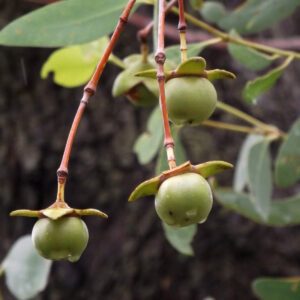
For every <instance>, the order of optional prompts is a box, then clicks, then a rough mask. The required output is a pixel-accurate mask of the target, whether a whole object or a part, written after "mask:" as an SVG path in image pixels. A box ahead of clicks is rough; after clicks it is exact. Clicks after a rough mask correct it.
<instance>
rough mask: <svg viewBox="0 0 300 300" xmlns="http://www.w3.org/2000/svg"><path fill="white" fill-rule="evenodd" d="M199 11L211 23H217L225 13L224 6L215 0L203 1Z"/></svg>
mask: <svg viewBox="0 0 300 300" xmlns="http://www.w3.org/2000/svg"><path fill="white" fill-rule="evenodd" d="M200 13H201V15H202V17H203V18H204V19H205V20H206V21H208V22H212V23H218V22H219V21H220V20H221V19H222V18H224V17H225V16H226V15H227V11H226V9H225V6H224V5H223V4H222V3H220V2H217V1H206V2H204V4H203V6H202V9H201V10H200Z"/></svg>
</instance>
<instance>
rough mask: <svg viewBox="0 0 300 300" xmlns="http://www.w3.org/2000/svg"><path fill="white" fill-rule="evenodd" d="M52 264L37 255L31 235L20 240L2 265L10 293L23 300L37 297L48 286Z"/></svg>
mask: <svg viewBox="0 0 300 300" xmlns="http://www.w3.org/2000/svg"><path fill="white" fill-rule="evenodd" d="M51 263H52V262H51V261H49V260H46V259H44V258H42V257H40V256H39V255H38V254H37V252H36V250H35V249H34V247H33V245H32V241H31V236H30V235H26V236H23V237H21V238H19V239H18V240H17V241H16V242H15V243H14V245H13V246H12V248H11V249H10V251H9V253H8V254H7V256H6V258H5V259H4V261H3V265H2V266H3V268H4V272H5V280H6V284H7V286H8V288H9V290H10V292H11V293H12V294H13V295H14V296H15V297H16V298H17V299H21V300H23V299H24V300H25V299H31V298H33V297H35V296H36V295H37V294H38V293H39V292H41V291H42V290H44V289H45V287H46V285H47V282H48V277H49V272H50V268H51Z"/></svg>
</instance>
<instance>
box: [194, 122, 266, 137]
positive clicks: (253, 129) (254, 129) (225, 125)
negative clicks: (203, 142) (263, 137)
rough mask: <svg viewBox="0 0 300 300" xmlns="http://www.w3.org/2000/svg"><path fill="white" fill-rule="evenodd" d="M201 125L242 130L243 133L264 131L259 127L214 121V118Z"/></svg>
mask: <svg viewBox="0 0 300 300" xmlns="http://www.w3.org/2000/svg"><path fill="white" fill-rule="evenodd" d="M200 125H204V126H207V127H213V128H218V129H223V130H230V131H236V132H241V133H257V134H261V133H262V131H261V130H260V129H259V128H257V127H249V126H242V125H236V124H229V123H224V122H218V121H213V120H206V121H203V122H202V123H201V124H200Z"/></svg>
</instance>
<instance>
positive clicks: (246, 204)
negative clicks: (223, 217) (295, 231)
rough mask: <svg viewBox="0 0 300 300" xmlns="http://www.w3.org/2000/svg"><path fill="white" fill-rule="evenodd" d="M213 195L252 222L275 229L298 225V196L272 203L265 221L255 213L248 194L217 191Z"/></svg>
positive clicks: (299, 219) (299, 217)
mask: <svg viewBox="0 0 300 300" xmlns="http://www.w3.org/2000/svg"><path fill="white" fill-rule="evenodd" d="M215 195H216V199H217V200H218V202H220V204H222V205H223V206H225V207H226V208H228V209H230V210H233V211H235V212H236V213H238V214H241V215H242V216H244V217H246V218H248V219H251V220H252V221H254V222H257V223H261V224H265V225H269V226H276V227H284V226H291V225H298V224H300V210H299V207H300V194H296V195H295V196H292V197H288V198H284V199H277V200H276V201H274V202H272V203H271V209H270V213H269V216H268V218H267V219H266V220H265V219H263V217H262V216H261V215H260V214H259V213H258V212H257V211H256V209H255V207H254V203H253V201H252V200H251V196H250V195H248V194H245V193H236V192H234V191H232V190H230V189H218V190H216V191H215Z"/></svg>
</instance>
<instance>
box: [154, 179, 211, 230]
mask: <svg viewBox="0 0 300 300" xmlns="http://www.w3.org/2000/svg"><path fill="white" fill-rule="evenodd" d="M212 203H213V198H212V192H211V189H210V186H209V184H208V182H207V181H206V180H205V179H204V178H203V177H202V176H200V175H199V174H197V173H184V174H180V175H176V176H173V177H170V178H168V179H166V180H165V181H164V182H163V183H162V184H161V186H160V187H159V190H158V193H157V194H156V197H155V209H156V212H157V214H158V216H159V217H160V218H161V220H162V221H164V222H165V223H167V224H168V225H172V226H177V227H183V226H187V225H190V224H194V223H201V222H204V221H205V220H206V218H207V216H208V214H209V212H210V210H211V208H212Z"/></svg>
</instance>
